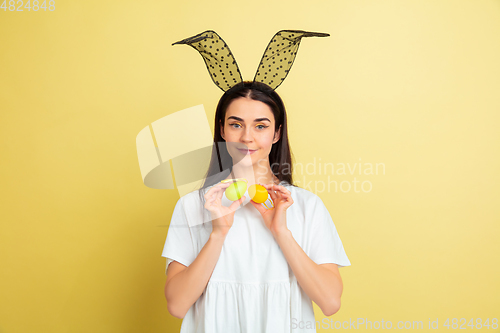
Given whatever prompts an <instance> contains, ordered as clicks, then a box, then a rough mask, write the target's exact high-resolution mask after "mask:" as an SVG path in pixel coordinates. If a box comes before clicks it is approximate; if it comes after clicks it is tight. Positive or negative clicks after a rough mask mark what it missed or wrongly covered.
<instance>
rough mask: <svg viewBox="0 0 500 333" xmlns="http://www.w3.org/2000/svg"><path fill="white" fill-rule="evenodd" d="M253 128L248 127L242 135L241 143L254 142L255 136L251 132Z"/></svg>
mask: <svg viewBox="0 0 500 333" xmlns="http://www.w3.org/2000/svg"><path fill="white" fill-rule="evenodd" d="M251 130H252V129H251V127H250V126H248V127H247V128H245V130H244V131H243V133H242V134H241V138H240V140H241V142H252V141H253V135H252V131H251Z"/></svg>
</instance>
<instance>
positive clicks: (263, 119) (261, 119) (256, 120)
mask: <svg viewBox="0 0 500 333" xmlns="http://www.w3.org/2000/svg"><path fill="white" fill-rule="evenodd" d="M229 119H235V120H238V121H242V122H245V121H244V120H243V119H241V118H238V117H235V116H231V117H228V118H227V120H229ZM258 121H268V122H271V121H270V120H269V119H268V118H256V119H255V120H254V122H258Z"/></svg>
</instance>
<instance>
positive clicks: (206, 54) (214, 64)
mask: <svg viewBox="0 0 500 333" xmlns="http://www.w3.org/2000/svg"><path fill="white" fill-rule="evenodd" d="M175 44H188V45H190V46H192V47H193V48H195V49H196V50H198V52H200V54H201V56H202V57H203V60H205V64H206V65H207V69H208V71H209V73H210V76H211V77H212V80H213V81H214V83H215V84H216V85H217V86H218V87H219V88H221V89H222V91H224V92H225V91H226V90H229V89H230V88H231V87H232V86H234V85H235V84H237V83H239V82H242V81H243V79H242V77H241V73H240V70H239V68H238V64H236V60H235V59H234V57H233V54H232V53H231V50H229V46H227V45H226V43H225V42H224V40H223V39H222V38H220V36H219V35H218V34H217V33H216V32H215V31H212V30H207V31H205V32H202V33H199V34H197V35H196V36H193V37H189V38H186V39H183V40H181V41H178V42H175V43H173V44H172V45H175Z"/></svg>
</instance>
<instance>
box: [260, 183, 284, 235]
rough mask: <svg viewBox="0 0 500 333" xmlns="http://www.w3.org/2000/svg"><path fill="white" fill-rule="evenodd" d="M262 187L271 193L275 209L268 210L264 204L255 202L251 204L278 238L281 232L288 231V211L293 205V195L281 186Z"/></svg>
mask: <svg viewBox="0 0 500 333" xmlns="http://www.w3.org/2000/svg"><path fill="white" fill-rule="evenodd" d="M261 185H262V186H264V187H265V188H266V190H267V191H268V192H269V195H270V196H271V200H272V201H273V205H274V208H271V209H266V208H265V207H264V206H262V204H258V203H256V202H254V201H253V200H250V202H251V203H252V205H253V206H254V207H255V208H256V209H257V210H258V211H259V213H260V214H261V215H262V218H263V219H264V223H265V224H266V227H267V228H268V229H269V230H270V231H271V233H272V234H273V236H276V235H278V234H279V233H280V232H283V231H286V230H288V228H287V226H286V210H287V209H288V207H290V206H291V205H292V204H293V199H292V195H291V193H290V191H288V190H287V189H286V188H285V187H284V186H281V185H274V184H269V185H265V184H261ZM275 191H276V192H275Z"/></svg>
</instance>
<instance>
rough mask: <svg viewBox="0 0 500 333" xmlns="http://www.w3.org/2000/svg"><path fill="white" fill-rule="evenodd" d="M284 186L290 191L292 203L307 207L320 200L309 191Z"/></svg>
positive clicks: (288, 185)
mask: <svg viewBox="0 0 500 333" xmlns="http://www.w3.org/2000/svg"><path fill="white" fill-rule="evenodd" d="M284 186H285V188H286V189H287V190H289V191H290V193H291V195H292V199H293V201H294V203H298V204H299V205H306V206H309V205H311V204H316V203H317V202H318V201H321V198H320V197H319V196H318V195H316V194H315V193H313V192H311V191H308V190H306V189H303V188H301V187H298V186H293V185H290V184H285V185H284Z"/></svg>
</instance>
